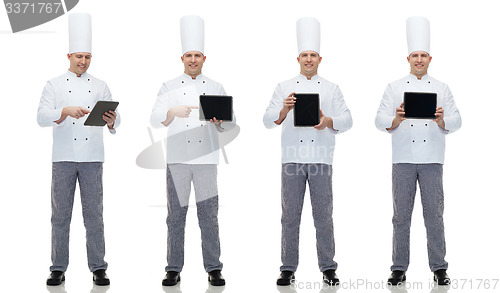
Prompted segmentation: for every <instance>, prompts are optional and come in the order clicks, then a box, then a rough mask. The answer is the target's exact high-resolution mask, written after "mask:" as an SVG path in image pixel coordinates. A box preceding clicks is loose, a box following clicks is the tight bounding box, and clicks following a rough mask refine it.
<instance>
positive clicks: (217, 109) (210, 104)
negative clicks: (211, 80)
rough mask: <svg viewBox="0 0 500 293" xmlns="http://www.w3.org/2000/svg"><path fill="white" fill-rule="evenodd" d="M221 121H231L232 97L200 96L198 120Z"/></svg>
mask: <svg viewBox="0 0 500 293" xmlns="http://www.w3.org/2000/svg"><path fill="white" fill-rule="evenodd" d="M214 117H215V118H216V119H217V120H223V121H233V97H232V96H215V95H213V96H212V95H201V96H200V120H202V121H203V120H210V119H212V118H214Z"/></svg>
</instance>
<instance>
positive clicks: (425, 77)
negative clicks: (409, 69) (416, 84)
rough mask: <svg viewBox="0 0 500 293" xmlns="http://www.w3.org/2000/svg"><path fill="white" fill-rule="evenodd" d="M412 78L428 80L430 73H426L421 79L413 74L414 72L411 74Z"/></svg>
mask: <svg viewBox="0 0 500 293" xmlns="http://www.w3.org/2000/svg"><path fill="white" fill-rule="evenodd" d="M409 76H410V78H412V79H414V80H427V79H429V74H426V75H424V76H422V77H421V78H420V79H418V77H417V76H416V75H413V74H411V73H410V74H409Z"/></svg>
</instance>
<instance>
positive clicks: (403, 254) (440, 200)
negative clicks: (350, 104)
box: [375, 17, 462, 285]
mask: <svg viewBox="0 0 500 293" xmlns="http://www.w3.org/2000/svg"><path fill="white" fill-rule="evenodd" d="M406 35H407V40H408V57H407V60H408V63H409V64H410V74H408V75H407V76H406V77H404V78H402V79H400V80H397V81H394V82H392V83H390V84H389V85H388V86H387V88H386V90H385V93H384V95H383V98H382V101H381V103H380V106H379V109H378V112H377V116H376V119H375V124H376V126H377V128H378V129H380V130H381V131H384V132H387V133H390V134H391V135H392V164H393V165H392V185H393V188H392V190H393V194H392V196H393V209H394V214H393V219H392V222H393V229H394V232H393V250H392V261H393V265H392V267H391V271H392V274H391V276H390V277H389V279H388V283H389V284H392V285H397V284H399V283H401V282H404V281H405V280H406V270H407V269H408V265H409V261H410V224H411V215H412V211H413V205H414V202H415V193H416V189H417V182H418V183H419V187H420V193H421V197H422V207H423V212H424V222H425V227H426V230H427V249H428V257H429V267H430V269H431V271H432V272H433V273H434V281H436V282H437V283H438V285H447V284H450V279H449V277H448V275H447V273H446V270H447V268H448V263H447V262H446V261H445V259H444V258H445V254H446V244H445V238H444V222H443V210H444V194H443V163H444V151H445V137H446V135H447V134H449V133H451V132H453V131H456V130H458V129H459V128H460V126H461V124H462V121H461V118H460V113H459V111H458V109H457V107H456V105H455V102H454V99H453V95H452V94H451V91H450V89H449V88H448V86H447V85H446V84H444V83H442V82H440V81H438V80H436V79H434V78H432V77H430V76H429V75H428V74H427V69H428V67H429V64H430V62H431V60H432V57H431V55H430V24H429V21H428V20H427V19H426V18H424V17H410V18H408V19H407V21H406ZM410 93H411V95H415V94H416V95H418V94H420V95H421V97H420V98H425V95H429V94H435V97H436V98H435V103H436V105H437V107H436V108H435V113H432V108H431V109H430V111H431V113H430V114H426V115H424V116H430V117H428V118H427V119H413V118H416V117H414V116H419V115H418V114H419V113H418V111H417V113H414V114H417V115H414V114H413V115H410V116H413V117H411V118H410V117H405V116H406V114H408V113H406V112H405V109H404V107H414V106H415V105H413V106H412V105H410V103H409V102H407V104H408V105H405V104H404V102H403V98H404V97H405V95H406V96H407V97H406V98H407V99H408V98H409V97H410V96H411V95H410ZM416 98H418V96H417V97H416ZM429 101H430V100H429ZM414 102H415V101H412V104H413V103H414ZM417 102H418V103H420V104H421V106H423V107H422V109H425V108H428V105H425V104H422V102H423V100H422V99H420V101H418V100H417ZM416 106H418V105H416ZM416 108H417V110H418V108H419V107H416ZM408 110H409V111H408V112H410V109H408ZM413 110H415V108H413V109H412V111H413Z"/></svg>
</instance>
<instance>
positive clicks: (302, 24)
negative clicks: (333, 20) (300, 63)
mask: <svg viewBox="0 0 500 293" xmlns="http://www.w3.org/2000/svg"><path fill="white" fill-rule="evenodd" d="M320 41H321V34H320V25H319V21H318V20H317V19H316V18H313V17H303V18H299V19H298V20H297V47H298V49H299V55H300V53H302V52H304V51H308V50H312V51H315V52H316V53H318V54H319V45H320Z"/></svg>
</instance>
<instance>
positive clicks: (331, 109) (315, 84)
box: [263, 17, 352, 286]
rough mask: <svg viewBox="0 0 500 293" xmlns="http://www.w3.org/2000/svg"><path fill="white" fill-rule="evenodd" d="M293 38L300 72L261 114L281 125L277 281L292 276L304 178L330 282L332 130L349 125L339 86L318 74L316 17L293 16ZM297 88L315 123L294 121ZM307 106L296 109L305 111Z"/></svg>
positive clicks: (320, 263)
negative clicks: (309, 101)
mask: <svg viewBox="0 0 500 293" xmlns="http://www.w3.org/2000/svg"><path fill="white" fill-rule="evenodd" d="M297 43H298V54H299V55H298V57H297V61H298V63H299V65H300V74H299V75H298V76H297V77H294V78H292V79H290V80H287V81H284V82H281V83H279V84H278V86H277V87H276V90H275V91H274V94H273V97H272V99H271V102H270V104H269V106H268V107H267V109H266V112H265V114H264V118H263V120H264V125H265V126H266V128H274V127H277V126H278V125H281V127H282V128H281V162H282V172H281V178H282V185H281V202H282V217H281V224H282V234H281V240H282V241H281V261H282V266H281V267H280V271H281V274H280V276H279V277H278V280H277V285H283V286H286V285H290V283H291V282H292V281H293V280H294V279H295V271H296V269H297V266H298V261H299V228H300V218H301V213H302V206H303V203H304V195H305V190H306V182H309V189H310V195H311V205H312V210H313V218H314V226H315V227H316V241H317V253H318V266H319V269H320V271H321V272H322V273H323V280H324V282H325V283H327V284H329V285H335V284H338V283H339V279H338V277H337V275H336V269H337V263H336V262H335V261H334V260H333V258H334V256H335V244H334V238H333V219H332V212H333V195H332V162H333V151H334V147H335V136H336V134H338V133H341V132H344V131H347V130H348V129H350V128H351V127H352V119H351V113H350V111H349V109H348V108H347V106H346V103H345V102H344V97H343V95H342V92H341V91H340V89H339V87H338V86H337V85H336V84H334V83H332V82H329V81H327V80H326V79H324V78H322V77H320V76H318V66H319V64H320V63H321V60H322V57H321V56H320V50H319V49H320V24H319V22H318V21H317V20H316V19H314V18H310V17H307V18H301V19H299V20H298V21H297ZM299 93H301V94H304V93H310V94H316V95H317V96H319V108H320V109H321V110H320V111H319V110H318V109H317V108H316V107H317V106H316V107H315V109H314V110H315V114H316V115H319V116H320V117H319V123H317V124H315V125H314V123H313V124H310V123H306V124H305V125H301V126H304V127H297V126H296V124H295V125H294V122H296V119H295V115H296V114H298V113H294V112H296V111H292V109H293V108H294V107H295V105H296V103H297V101H298V100H297V99H298V97H295V95H298V94H299ZM301 98H302V97H301ZM304 98H306V97H304ZM304 106H306V105H304ZM300 112H302V111H300ZM307 112H308V111H305V113H302V114H306V115H307ZM309 115H314V112H313V111H311V112H309ZM313 118H314V117H313ZM316 118H317V117H316ZM299 120H301V119H299ZM316 121H317V120H316ZM306 125H308V126H306Z"/></svg>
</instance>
